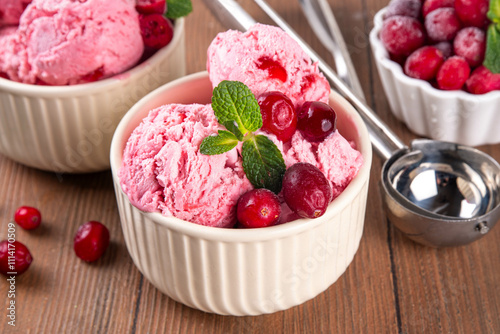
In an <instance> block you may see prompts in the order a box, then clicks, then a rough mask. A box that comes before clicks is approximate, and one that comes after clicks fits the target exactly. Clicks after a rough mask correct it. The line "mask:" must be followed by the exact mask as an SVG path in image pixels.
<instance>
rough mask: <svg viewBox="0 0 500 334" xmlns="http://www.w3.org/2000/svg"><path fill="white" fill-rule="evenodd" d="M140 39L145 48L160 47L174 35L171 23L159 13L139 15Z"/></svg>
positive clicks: (166, 43)
mask: <svg viewBox="0 0 500 334" xmlns="http://www.w3.org/2000/svg"><path fill="white" fill-rule="evenodd" d="M139 25H140V27H141V35H142V40H143V42H144V46H146V47H147V48H153V49H161V48H162V47H164V46H166V45H168V43H170V41H171V40H172V38H173V36H174V26H173V24H172V23H171V22H170V21H169V20H168V19H167V18H165V17H164V16H163V15H161V14H147V15H139Z"/></svg>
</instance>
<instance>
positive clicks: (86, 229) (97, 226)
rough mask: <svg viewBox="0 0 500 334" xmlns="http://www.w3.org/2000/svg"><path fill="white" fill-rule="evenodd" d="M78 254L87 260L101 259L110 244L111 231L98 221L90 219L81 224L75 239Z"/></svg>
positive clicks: (75, 248) (74, 245) (74, 244)
mask: <svg viewBox="0 0 500 334" xmlns="http://www.w3.org/2000/svg"><path fill="white" fill-rule="evenodd" d="M73 242H74V243H73V248H74V250H75V253H76V255H77V256H78V257H79V258H80V259H82V260H84V261H87V262H92V261H96V260H97V259H99V258H100V257H101V256H102V254H104V251H106V248H108V245H109V231H108V228H107V227H106V226H104V225H103V224H101V223H100V222H97V221H89V222H86V223H85V224H83V225H81V226H80V227H79V228H78V230H77V231H76V235H75V238H74V240H73Z"/></svg>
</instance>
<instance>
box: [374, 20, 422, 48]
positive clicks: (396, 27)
mask: <svg viewBox="0 0 500 334" xmlns="http://www.w3.org/2000/svg"><path fill="white" fill-rule="evenodd" d="M380 40H381V41H382V44H383V45H384V47H385V48H386V49H387V51H389V52H390V53H392V54H395V55H404V56H407V55H409V54H410V53H412V52H413V51H415V50H416V49H418V48H419V47H421V46H422V45H424V43H425V32H424V27H423V26H422V24H421V23H420V22H419V21H418V20H417V19H414V18H412V17H408V16H399V15H397V16H392V17H389V18H388V19H387V20H384V22H383V24H382V29H381V30H380Z"/></svg>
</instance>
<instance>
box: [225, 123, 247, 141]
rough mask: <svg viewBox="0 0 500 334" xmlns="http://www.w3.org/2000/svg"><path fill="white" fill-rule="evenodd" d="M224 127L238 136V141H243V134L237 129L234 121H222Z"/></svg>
mask: <svg viewBox="0 0 500 334" xmlns="http://www.w3.org/2000/svg"><path fill="white" fill-rule="evenodd" d="M222 125H224V127H225V128H226V129H228V130H229V132H231V133H232V134H233V135H235V136H236V138H238V140H239V141H243V134H242V133H241V131H240V129H238V125H237V124H236V122H234V121H227V122H225V123H223V124H222Z"/></svg>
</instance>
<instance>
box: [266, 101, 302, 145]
mask: <svg viewBox="0 0 500 334" xmlns="http://www.w3.org/2000/svg"><path fill="white" fill-rule="evenodd" d="M258 101H259V106H260V112H261V114H262V129H263V130H265V131H267V132H270V133H272V134H274V135H275V136H276V138H278V139H279V140H281V141H282V142H287V141H289V140H290V138H292V136H293V134H294V133H295V130H296V129H297V114H296V113H295V107H294V106H293V102H292V100H290V99H289V98H288V97H287V96H286V95H285V94H283V93H281V92H267V93H264V94H262V95H261V96H259V99H258Z"/></svg>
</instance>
